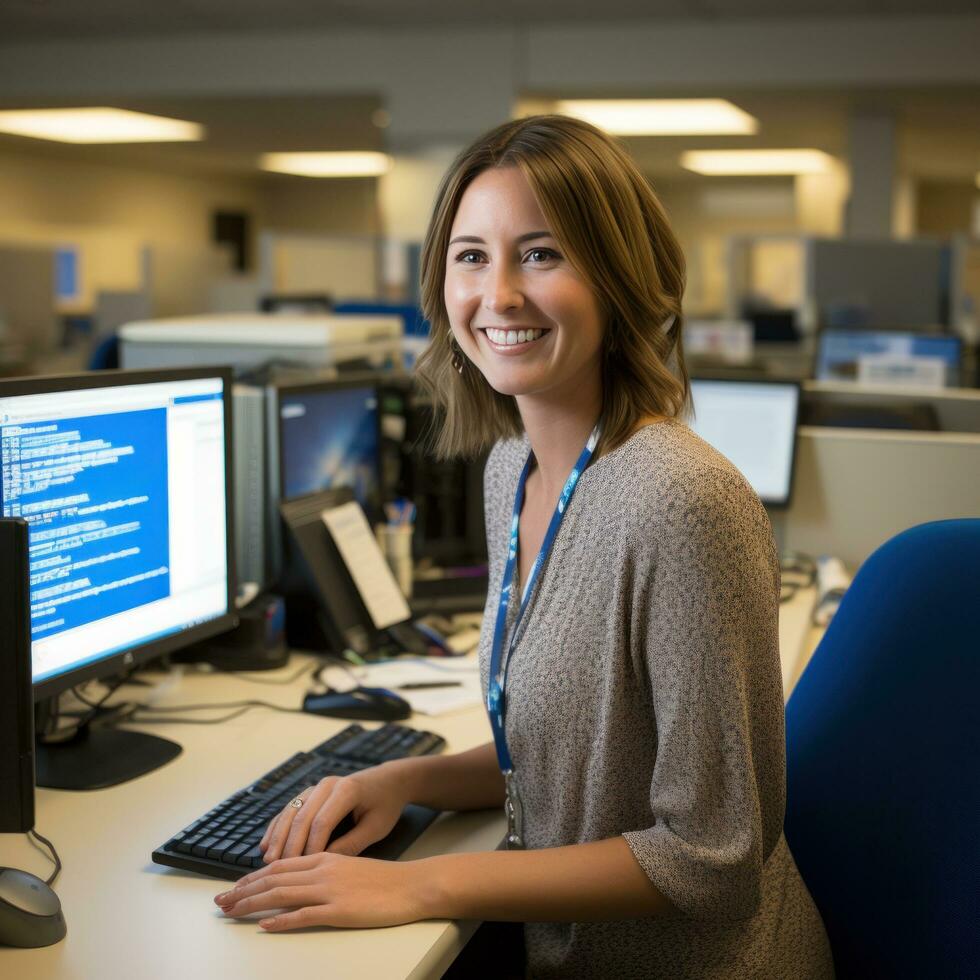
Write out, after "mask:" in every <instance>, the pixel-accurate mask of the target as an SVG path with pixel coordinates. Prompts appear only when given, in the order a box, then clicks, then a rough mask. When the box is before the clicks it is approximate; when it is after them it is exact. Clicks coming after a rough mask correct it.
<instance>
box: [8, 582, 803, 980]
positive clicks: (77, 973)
mask: <svg viewBox="0 0 980 980" xmlns="http://www.w3.org/2000/svg"><path fill="white" fill-rule="evenodd" d="M812 605H813V590H812V589H811V590H806V591H804V592H803V593H800V594H799V595H798V596H797V597H796V598H795V599H794V600H793V602H790V603H785V604H784V605H783V606H782V607H781V617H780V646H781V653H782V673H783V683H784V691H785V693H786V695H787V696H788V694H789V690H791V688H792V684H793V683H795V680H796V678H797V677H798V676H799V673H800V672H801V671H802V668H803V661H804V660H805V658H806V657H807V656H808V655H809V653H810V652H811V651H812V646H810V642H809V641H810V638H811V636H812V631H811V629H810V626H809V616H810V611H811V609H812ZM300 662H301V661H300V660H299V659H297V658H295V657H294V658H293V662H292V663H291V664H290V666H289V667H288V668H286V669H284V670H283V671H279V672H272V673H270V674H265V675H259V676H263V677H270V676H273V677H274V676H277V675H278V676H288V675H289V673H290V672H291V671H293V670H295V668H296V666H297V665H298V664H299V663H300ZM308 684H309V678H308V677H306V676H304V677H303V678H301V679H300V680H299V681H297V682H295V683H294V684H292V685H289V686H286V687H277V686H274V685H266V684H254V683H248V682H247V681H245V680H242V679H241V678H238V677H235V676H229V675H210V676H207V675H199V674H195V675H188V676H185V677H184V679H183V680H182V682H181V685H180V687H179V688H178V689H177V690H175V691H174V692H172V693H171V694H169V695H168V697H167V699H166V700H165V701H163V702H161V703H164V704H165V703H168V702H169V703H171V704H179V703H192V702H194V703H197V702H201V701H233V700H239V699H245V698H254V699H260V700H265V701H273V702H275V703H277V704H283V705H290V706H295V705H297V704H298V702H299V700H300V698H301V695H302V693H303V692H304V691H305V690H306V688H307V686H308ZM122 693H124V695H125V696H126V697H127V698H133V699H137V698H142V697H144V696H145V693H146V692H145V691H144V690H142V689H140V688H125V689H123V692H122ZM345 724H346V722H343V721H339V720H334V719H326V718H319V717H315V716H311V715H288V714H282V713H279V712H272V711H268V710H265V709H262V708H255V709H253V710H252V711H250V712H248V713H247V714H245V715H243V716H241V717H240V718H237V719H235V720H233V721H230V722H227V723H225V724H221V725H213V726H203V725H158V726H140V727H141V728H143V729H144V730H146V731H153V732H155V733H157V734H162V735H164V736H167V737H170V738H173V739H174V740H175V741H178V742H180V743H181V744H182V745H183V747H184V751H183V753H182V754H181V755H180V756H178V758H177V759H175V760H174V761H173V762H171V763H169V764H168V765H166V766H164V767H163V768H161V769H158V770H156V771H155V772H152V773H149V774H147V775H146V776H143V777H141V778H139V779H136V780H133V781H132V782H129V783H125V784H123V785H122V786H117V787H114V788H112V789H108V790H100V791H95V792H87V793H70V792H63V791H55V790H44V789H42V790H38V793H37V829H38V831H39V832H40V833H42V834H44V835H45V836H47V837H49V838H50V839H51V840H52V841H53V842H54V843H55V845H56V846H57V848H58V850H59V853H60V854H61V858H62V861H63V862H64V870H63V871H62V872H61V875H60V877H59V878H58V881H57V882H56V883H55V888H56V890H57V892H58V894H59V896H60V898H61V902H62V905H63V907H64V910H65V918H66V920H67V923H68V936H67V937H66V939H65V940H64V941H63V942H61V943H58V944H57V945H55V946H50V947H47V948H45V949H29V950H17V949H8V948H0V977H3V978H4V980H7V978H10V980H20V978H25V980H26V978H30V980H197V978H202V980H215V978H224V977H235V978H237V980H248V978H253V977H255V978H259V977H262V978H267V977H273V978H281V977H288V976H307V975H309V972H310V971H311V970H314V971H316V973H317V975H320V976H329V977H330V978H331V980H346V978H358V980H361V978H365V977H367V978H371V980H387V978H399V980H402V978H406V977H408V978H412V980H416V978H423V977H438V976H441V974H442V972H443V971H444V970H445V969H446V968H447V967H448V965H449V964H450V963H451V962H452V960H453V959H454V958H455V956H456V955H457V953H458V952H459V950H460V949H461V948H462V946H463V944H464V943H465V942H466V940H467V939H468V938H469V936H470V935H471V934H472V931H473V929H474V928H475V923H455V922H445V921H434V922H419V923H413V924H411V925H405V926H397V927H394V928H390V929H372V930H364V931H358V930H328V929H312V930H307V931H304V932H299V933H290V934H288V935H287V934H282V935H270V934H267V933H264V932H262V930H260V929H259V928H258V925H257V924H256V923H255V922H254V921H245V922H236V921H233V920H230V919H226V918H225V917H224V916H223V915H222V914H221V912H220V911H219V910H218V909H217V907H216V906H215V905H214V904H213V902H212V898H213V896H214V895H216V894H217V893H218V892H219V891H221V890H223V889H224V888H225V887H226V883H225V882H221V881H218V880H217V879H211V878H204V877H201V876H198V875H194V874H189V873H184V872H180V871H175V870H173V869H169V868H161V867H159V866H157V865H154V864H152V863H151V861H150V852H151V851H152V850H153V849H154V848H155V847H156V846H158V845H159V844H162V843H163V842H164V841H165V840H167V838H168V837H169V836H170V835H171V834H173V833H175V832H176V831H177V830H179V829H180V828H181V827H183V826H185V825H186V824H188V823H189V822H190V821H191V820H193V819H194V818H196V817H198V816H200V815H201V814H202V813H204V812H205V811H206V810H207V809H208V808H209V807H210V806H212V805H213V804H214V803H217V802H218V801H219V800H221V799H223V798H224V797H225V796H227V795H229V794H230V793H232V792H234V791H235V790H237V789H239V788H240V787H242V786H245V785H247V784H248V783H249V782H250V781H251V780H253V779H255V778H256V777H257V776H259V775H261V773H263V772H265V771H267V770H268V769H270V768H272V767H273V766H274V765H276V764H277V763H279V762H281V761H282V760H283V759H285V758H287V757H288V756H289V755H290V754H291V753H292V752H294V751H296V750H297V749H306V748H311V747H312V746H314V745H316V744H317V743H319V742H321V741H323V739H325V738H327V737H328V736H329V735H331V734H332V733H333V732H335V731H337V730H339V729H340V728H342V727H343V726H344V725H345ZM412 724H414V725H416V726H417V727H420V728H428V729H431V730H433V731H437V732H439V733H440V734H441V735H443V736H444V737H445V738H446V739H447V741H448V751H451V752H453V751H461V750H464V749H468V748H471V747H472V746H474V745H478V744H480V743H482V742H484V741H488V740H489V739H490V730H489V725H488V724H487V721H486V717H485V715H484V714H483V709H482V708H471V709H467V710H464V711H460V712H456V713H454V714H451V715H445V716H442V717H437V718H427V717H424V716H418V717H416V718H414V719H413V721H412ZM503 832H504V822H503V817H502V815H501V814H498V813H491V812H481V813H473V814H463V815H447V816H445V817H443V818H441V819H440V820H439V821H437V823H436V824H434V825H433V826H432V827H430V828H429V830H428V831H427V832H426V833H425V834H424V835H423V836H422V837H421V838H420V839H419V840H418V841H417V842H416V843H415V844H414V845H413V846H412V847H411V848H410V849H409V850H408V851H407V852H406V855H405V857H406V858H407V859H411V858H420V857H427V856H429V855H432V854H437V853H442V852H446V851H476V850H492V849H494V848H495V847H496V846H497V843H498V842H499V841H500V839H501V838H502V836H503ZM0 865H11V866H13V867H20V868H24V869H27V870H30V871H33V872H34V873H35V874H38V875H40V876H41V877H47V875H48V874H49V873H50V864H49V863H48V861H47V860H46V859H45V858H44V857H43V856H42V855H41V854H40V853H39V852H38V851H37V850H35V848H34V847H33V846H32V845H31V844H30V843H28V841H27V839H26V838H25V837H24V836H23V835H14V834H5V835H0Z"/></svg>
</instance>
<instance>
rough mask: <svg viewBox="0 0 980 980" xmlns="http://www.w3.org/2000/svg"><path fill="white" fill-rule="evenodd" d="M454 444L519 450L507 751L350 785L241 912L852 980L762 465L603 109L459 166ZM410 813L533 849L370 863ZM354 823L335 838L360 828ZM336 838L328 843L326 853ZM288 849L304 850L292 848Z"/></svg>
mask: <svg viewBox="0 0 980 980" xmlns="http://www.w3.org/2000/svg"><path fill="white" fill-rule="evenodd" d="M422 275H423V295H424V304H425V312H426V315H427V316H428V318H429V320H430V322H431V324H432V331H433V332H432V338H431V343H430V346H429V349H428V351H427V353H426V354H425V355H424V357H423V358H422V360H421V372H422V376H423V380H424V381H425V382H426V383H427V384H428V385H429V386H430V387H431V388H432V391H433V397H434V399H435V400H436V402H437V404H438V405H440V406H441V407H442V408H443V410H444V411H443V415H444V418H443V429H442V431H441V433H440V436H439V440H440V442H439V446H440V449H441V451H442V452H444V453H454V452H455V453H458V452H475V451H478V450H480V449H481V448H486V447H487V446H489V445H491V444H493V449H492V451H491V452H490V455H489V458H488V460H487V466H486V472H485V476H484V505H485V513H486V524H487V551H488V555H489V566H490V574H489V599H488V603H487V610H486V615H485V617H484V624H483V631H482V635H481V639H480V668H481V680H482V683H483V689H484V692H485V697H486V707H487V714H488V718H489V722H490V728H491V731H492V734H493V742H492V743H487V744H486V745H483V746H480V747H478V748H475V749H471V750H470V751H469V752H464V753H461V754H459V755H452V756H447V757H442V758H438V757H428V758H419V759H407V760H399V761H396V762H389V763H385V764H384V765H382V766H378V767H376V768H375V769H371V770H366V771H364V772H361V773H357V774H355V775H353V776H349V777H345V778H344V779H332V780H324V781H323V782H321V783H320V784H319V785H318V786H316V787H314V788H311V789H310V790H308V791H306V792H305V793H304V794H303V795H302V798H301V803H298V804H294V807H295V808H287V809H286V811H284V812H283V813H282V814H280V815H279V817H277V819H276V821H275V822H274V823H273V824H272V825H271V826H270V828H269V830H268V831H267V832H266V837H265V839H264V841H263V846H264V848H265V858H266V860H267V861H269V862H270V863H269V865H268V867H267V868H264V869H262V870H261V871H258V872H255V873H253V874H252V875H249V877H248V878H246V879H244V880H243V882H242V883H241V884H240V885H239V886H238V887H237V888H236V889H233V890H232V891H231V892H228V893H226V894H223V895H221V896H219V899H218V902H219V904H220V905H221V906H222V908H224V909H225V910H226V911H227V912H228V913H229V914H231V915H242V914H247V913H249V912H253V911H266V910H270V909H273V908H286V909H289V910H290V911H287V912H284V913H282V914H279V915H276V916H275V917H273V918H271V919H268V920H264V921H263V927H264V928H267V929H272V930H276V931H280V930H284V929H290V928H295V927H296V926H303V925H312V924H324V925H345V926H356V925H360V926H367V925H391V924H394V923H399V922H408V921H412V920H415V919H424V918H442V917H444V918H460V919H477V920H495V921H499V920H503V921H507V922H518V923H523V924H524V926H523V929H522V930H521V932H519V933H518V938H519V940H520V939H522V940H523V941H517V942H512V943H510V944H505V943H504V942H502V941H501V939H500V937H496V938H495V939H494V944H493V945H492V952H491V956H492V959H489V957H485V959H484V962H483V963H482V964H477V965H476V966H475V967H474V965H473V964H472V963H471V962H469V963H467V964H466V967H465V969H464V968H462V967H461V975H464V976H466V977H467V978H470V977H477V976H485V975H488V974H487V971H486V969H485V967H486V963H487V960H489V962H490V963H491V965H492V967H493V969H494V973H493V975H494V976H497V977H498V978H499V977H503V976H507V975H508V974H505V972H504V970H503V969H502V959H503V958H504V950H505V948H508V945H509V947H510V948H513V949H514V951H515V952H516V954H517V957H516V958H517V959H520V958H521V956H523V954H524V953H525V952H526V970H525V969H524V967H523V966H521V967H519V972H521V973H522V974H524V975H526V976H529V977H540V978H557V977H561V978H563V980H570V978H575V977H582V978H604V977H619V976H622V977H627V976H629V977H634V976H635V977H640V976H642V977H688V978H699V980H728V978H731V977H749V976H752V977H793V978H795V980H826V978H828V977H830V976H832V974H833V965H832V962H831V958H830V951H829V948H828V946H827V940H826V936H825V934H824V930H823V925H822V923H821V921H820V916H819V913H818V912H817V910H816V908H815V906H814V904H813V902H812V900H811V898H810V896H809V894H808V893H807V890H806V887H805V885H804V884H803V881H802V879H801V878H800V875H799V872H798V871H797V869H796V866H795V865H794V863H793V858H792V855H791V854H790V852H789V849H788V848H787V845H786V840H785V837H784V836H783V832H782V824H783V810H784V803H785V739H784V731H783V705H782V679H781V674H780V669H779V652H778V627H777V617H778V603H779V565H778V561H777V557H776V549H775V545H774V542H773V538H772V529H771V528H770V526H769V521H768V518H767V516H766V512H765V509H764V508H763V506H762V504H761V503H760V501H759V499H758V497H756V496H755V494H754V493H753V491H752V489H751V487H750V486H749V485H748V484H747V483H746V481H745V480H744V478H743V477H742V475H741V474H740V473H739V472H738V471H737V470H736V469H735V468H734V466H732V464H731V463H730V462H729V461H728V460H726V459H725V458H724V457H723V456H721V455H719V454H718V453H717V452H715V451H714V450H713V449H712V448H711V447H710V446H709V445H708V444H707V443H705V442H703V441H702V440H700V439H699V438H698V437H697V436H696V435H695V434H694V433H693V432H691V430H690V429H689V428H687V427H686V426H685V425H683V424H682V423H681V422H680V421H679V420H678V419H677V415H678V414H679V412H680V411H681V410H682V408H683V406H684V403H685V400H686V395H687V389H688V381H687V376H686V373H685V371H684V363H683V357H682V354H681V350H680V335H681V313H680V301H681V294H682V291H683V262H682V259H681V254H680V251H679V249H678V247H677V242H676V240H675V238H674V236H673V233H672V232H671V230H670V228H669V226H668V224H667V221H666V217H665V215H664V212H663V209H662V208H661V207H660V204H659V203H658V202H657V199H656V197H655V196H654V194H653V192H652V190H651V189H650V188H649V187H648V186H647V184H646V183H645V181H644V180H643V178H642V176H641V175H640V174H639V172H638V171H637V169H636V167H635V166H634V165H633V164H632V163H631V162H630V160H629V158H628V157H626V155H625V154H624V153H623V151H622V150H621V149H620V148H619V147H618V145H617V144H616V143H615V142H614V141H613V140H611V139H610V138H609V137H607V136H605V135H604V134H603V133H601V132H600V131H599V130H596V129H594V128H593V127H591V126H589V125H588V124H586V123H582V122H579V121H576V120H571V119H564V118H560V117H537V118H530V119H523V120H519V121H517V122H513V123H508V124H507V125H505V126H502V127H500V128H499V129H496V130H494V131H493V132H491V133H490V134H488V135H487V136H486V137H484V138H483V139H481V140H479V141H478V142H477V143H476V144H475V145H474V146H473V147H471V148H470V149H469V150H467V151H466V152H464V153H463V154H462V155H461V156H460V157H459V158H458V159H457V161H456V163H455V164H454V165H453V166H452V168H451V169H450V171H449V175H448V176H447V178H446V179H445V181H444V183H443V185H442V188H441V190H440V194H439V197H438V200H437V204H436V210H435V215H434V217H433V220H432V224H431V226H430V231H429V235H428V236H427V239H426V243H425V248H424V254H423V272H422ZM407 802H414V803H420V804H424V805H428V806H432V807H435V808H437V809H445V810H466V809H476V808H479V807H488V806H496V807H503V808H504V812H505V814H506V817H507V840H506V843H507V849H506V850H500V851H493V852H488V853H482V854H448V855H443V856H439V857H434V858H428V859H424V860H419V861H409V862H404V863H402V862H399V863H396V864H395V865H394V866H391V865H388V866H386V865H385V863H384V862H378V861H368V860H365V859H363V858H357V857H352V856H351V855H356V854H359V853H360V852H361V851H363V849H364V848H365V847H366V846H367V845H368V844H370V843H372V842H374V841H376V840H379V839H380V838H381V837H383V836H384V835H385V833H387V831H388V830H390V828H391V827H392V826H393V824H394V822H395V820H396V819H397V816H398V814H399V813H400V812H401V809H402V807H403V806H404V804H405V803H407ZM347 814H351V815H352V816H353V822H354V826H353V829H351V830H349V831H348V832H347V833H345V834H343V835H342V836H340V837H339V838H338V839H336V840H334V841H332V842H331V843H329V845H327V841H328V840H329V839H330V834H331V832H332V831H333V830H334V828H336V827H337V825H338V822H339V821H340V820H341V818H343V817H344V816H345V815H347ZM324 846H327V847H328V851H327V852H326V853H324V851H323V848H324ZM278 858H285V860H277V859H278Z"/></svg>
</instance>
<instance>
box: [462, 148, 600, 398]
mask: <svg viewBox="0 0 980 980" xmlns="http://www.w3.org/2000/svg"><path fill="white" fill-rule="evenodd" d="M449 237H450V243H449V252H448V254H447V255H446V281H445V288H444V296H445V303H446V310H447V312H448V314H449V322H450V324H451V326H452V331H453V334H454V335H455V337H456V341H457V343H458V344H459V346H460V347H461V348H462V350H463V353H464V354H465V355H466V356H467V358H468V359H469V360H470V361H471V362H472V363H473V364H474V365H475V366H476V368H477V369H478V370H479V371H480V372H481V373H482V374H483V376H484V377H485V378H486V379H487V382H488V384H489V385H490V386H491V387H492V388H494V389H495V390H496V391H498V392H500V393H501V394H504V395H515V396H518V397H520V396H544V397H546V398H548V399H549V400H554V399H556V398H557V399H563V398H572V399H581V398H582V397H583V395H587V396H591V395H592V394H593V392H594V390H595V386H597V385H598V384H599V379H600V362H601V345H602V333H603V318H602V314H601V311H600V308H599V303H598V300H597V299H596V297H595V295H594V293H593V292H592V289H591V288H590V287H589V285H588V284H587V283H586V282H585V280H584V279H583V278H582V276H581V275H580V274H579V273H578V272H577V271H576V269H575V268H574V267H573V265H572V263H571V262H570V261H569V259H568V258H567V257H566V256H565V254H564V253H563V251H562V249H561V248H560V247H559V244H558V242H557V240H556V239H555V238H554V236H553V235H552V234H551V229H550V228H549V226H548V222H547V221H546V220H545V218H544V215H543V214H542V213H541V208H540V207H539V206H538V202H537V200H536V198H535V196H534V193H533V191H532V190H531V187H530V185H529V184H528V182H527V180H526V179H525V177H524V175H523V174H522V173H521V171H520V170H519V169H518V168H517V167H501V168H497V169H492V170H486V171H484V172H483V173H482V174H480V175H479V176H478V177H477V178H476V179H475V180H474V181H473V182H472V183H471V184H470V185H469V187H468V188H467V189H466V191H465V192H464V193H463V197H462V199H461V200H460V203H459V209H458V210H457V212H456V219H455V220H454V221H453V226H452V232H451V233H450V236H449Z"/></svg>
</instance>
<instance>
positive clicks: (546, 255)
mask: <svg viewBox="0 0 980 980" xmlns="http://www.w3.org/2000/svg"><path fill="white" fill-rule="evenodd" d="M525 258H526V259H527V260H528V261H529V262H533V263H535V264H539V263H541V262H551V261H553V260H554V259H557V258H558V253H557V252H553V251H552V250H551V249H550V248H532V249H531V251H530V252H528V253H527V255H526V256H525Z"/></svg>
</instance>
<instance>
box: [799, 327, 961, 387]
mask: <svg viewBox="0 0 980 980" xmlns="http://www.w3.org/2000/svg"><path fill="white" fill-rule="evenodd" d="M959 367H960V339H959V337H951V336H947V335H928V334H915V333H907V332H901V331H881V330H824V331H823V332H822V333H821V334H820V343H819V349H818V352H817V369H816V377H817V380H818V381H868V382H876V381H877V382H879V383H880V382H882V381H893V382H894V383H895V384H903V383H909V382H915V381H916V379H925V380H926V381H928V379H929V378H930V377H933V378H935V379H937V381H938V385H937V386H938V387H942V386H944V385H946V386H948V385H955V384H956V383H957V381H958V379H959ZM922 368H925V371H923V370H922ZM930 369H931V371H930ZM918 383H922V381H921V380H920V381H918Z"/></svg>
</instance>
